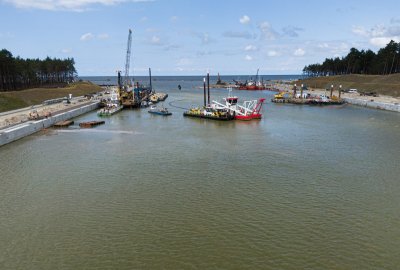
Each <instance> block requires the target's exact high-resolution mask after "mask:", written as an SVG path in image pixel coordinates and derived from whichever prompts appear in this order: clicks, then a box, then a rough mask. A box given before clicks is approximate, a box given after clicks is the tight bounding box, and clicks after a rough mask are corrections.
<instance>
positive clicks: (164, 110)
mask: <svg viewBox="0 0 400 270" xmlns="http://www.w3.org/2000/svg"><path fill="white" fill-rule="evenodd" d="M148 112H149V113H151V114H157V115H164V116H168V115H172V113H171V112H169V111H168V108H164V107H163V108H157V107H156V106H151V107H150V110H149V111H148Z"/></svg>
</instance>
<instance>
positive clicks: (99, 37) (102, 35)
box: [97, 33, 110, 39]
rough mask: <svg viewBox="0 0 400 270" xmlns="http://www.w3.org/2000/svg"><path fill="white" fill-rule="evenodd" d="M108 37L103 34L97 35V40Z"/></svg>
mask: <svg viewBox="0 0 400 270" xmlns="http://www.w3.org/2000/svg"><path fill="white" fill-rule="evenodd" d="M109 37H110V36H109V35H108V34H107V33H103V34H98V35H97V38H98V39H108V38H109Z"/></svg>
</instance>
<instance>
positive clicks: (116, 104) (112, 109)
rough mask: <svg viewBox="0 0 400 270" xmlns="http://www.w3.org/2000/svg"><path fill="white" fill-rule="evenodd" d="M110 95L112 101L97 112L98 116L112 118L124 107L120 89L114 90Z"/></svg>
mask: <svg viewBox="0 0 400 270" xmlns="http://www.w3.org/2000/svg"><path fill="white" fill-rule="evenodd" d="M110 95H111V96H110V99H109V101H108V102H107V103H106V105H105V106H104V107H103V108H101V109H100V110H98V111H97V115H98V116H110V115H113V114H114V113H117V112H119V111H120V110H122V108H123V106H122V104H121V100H120V96H119V91H118V89H113V90H112V91H111V92H110Z"/></svg>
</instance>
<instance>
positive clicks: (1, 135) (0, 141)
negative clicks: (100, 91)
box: [0, 102, 99, 146]
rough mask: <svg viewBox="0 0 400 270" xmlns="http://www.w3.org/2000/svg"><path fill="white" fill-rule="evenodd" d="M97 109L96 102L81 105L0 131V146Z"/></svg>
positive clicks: (97, 104)
mask: <svg viewBox="0 0 400 270" xmlns="http://www.w3.org/2000/svg"><path fill="white" fill-rule="evenodd" d="M98 107H99V103H98V102H94V103H91V104H88V105H83V106H82V107H78V108H73V109H71V110H68V111H64V112H60V113H56V114H54V115H52V116H50V117H48V118H45V119H41V120H36V121H27V122H24V123H21V124H18V125H15V126H12V127H9V128H6V129H1V130H0V146H2V145H4V144H7V143H10V142H13V141H16V140H18V139H21V138H23V137H26V136H28V135H31V134H33V133H35V132H38V131H40V130H42V129H44V128H48V127H50V126H53V125H54V124H55V123H57V122H60V121H64V120H68V119H71V118H74V117H77V116H79V115H82V114H85V113H87V112H90V111H93V110H95V109H97V108H98Z"/></svg>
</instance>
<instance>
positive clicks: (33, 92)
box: [0, 82, 101, 112]
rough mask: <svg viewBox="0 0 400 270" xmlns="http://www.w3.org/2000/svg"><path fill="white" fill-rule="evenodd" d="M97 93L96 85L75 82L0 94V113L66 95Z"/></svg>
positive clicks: (97, 87)
mask: <svg viewBox="0 0 400 270" xmlns="http://www.w3.org/2000/svg"><path fill="white" fill-rule="evenodd" d="M99 91H101V87H100V86H98V85H95V84H92V83H90V82H77V83H72V84H70V85H68V86H67V87H62V88H32V89H27V90H20V91H12V92H0V112H5V111H9V110H15V109H19V108H24V107H27V106H32V105H37V104H41V103H42V102H43V101H45V100H48V99H54V98H62V97H66V96H68V94H72V96H74V97H76V96H82V95H85V94H89V93H93V92H99Z"/></svg>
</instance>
